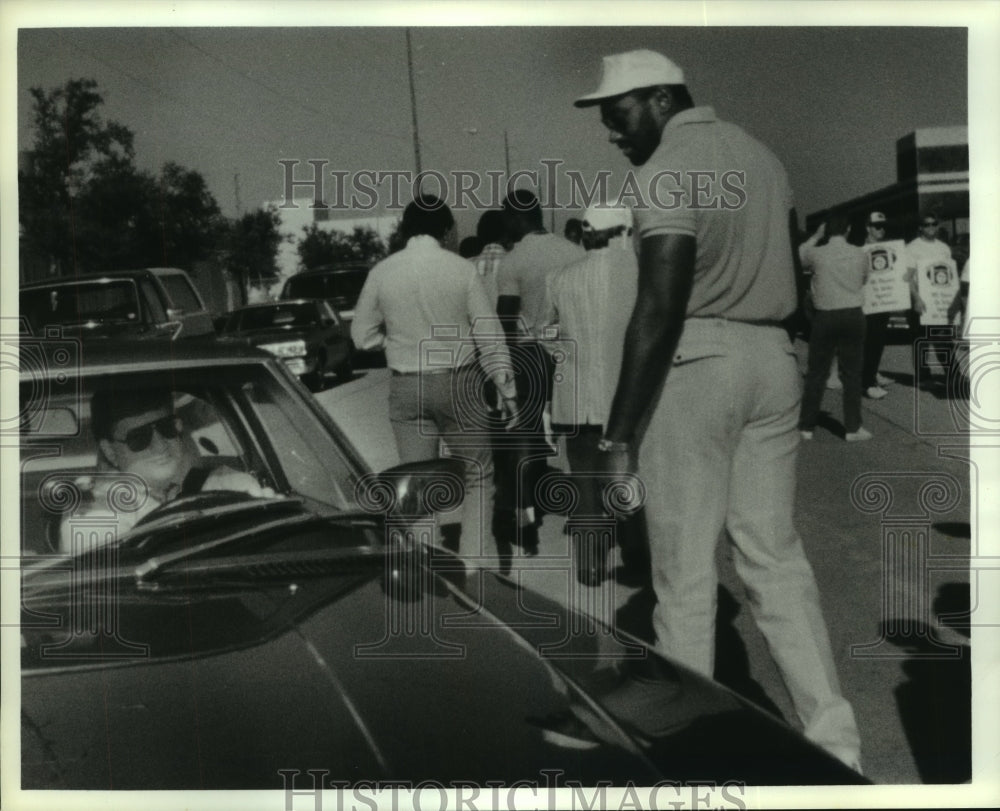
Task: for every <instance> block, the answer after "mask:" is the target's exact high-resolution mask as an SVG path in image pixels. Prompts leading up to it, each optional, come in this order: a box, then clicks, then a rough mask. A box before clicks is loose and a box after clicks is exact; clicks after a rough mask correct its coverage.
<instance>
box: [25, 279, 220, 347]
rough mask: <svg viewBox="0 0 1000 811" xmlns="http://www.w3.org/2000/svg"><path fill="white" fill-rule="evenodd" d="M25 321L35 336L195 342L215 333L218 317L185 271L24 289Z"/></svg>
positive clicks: (68, 281)
mask: <svg viewBox="0 0 1000 811" xmlns="http://www.w3.org/2000/svg"><path fill="white" fill-rule="evenodd" d="M20 307H21V316H22V317H24V318H26V319H27V321H28V324H29V325H30V326H31V329H32V332H33V333H34V334H35V335H41V334H43V332H44V330H45V328H46V327H60V328H62V329H63V331H64V332H71V333H72V334H74V335H78V336H79V337H81V338H111V337H113V338H169V339H176V338H192V337H199V336H205V335H211V334H213V333H214V331H215V330H214V326H213V324H212V317H211V315H210V314H209V313H208V311H207V309H206V308H205V302H204V301H203V300H202V298H201V296H200V295H199V293H198V290H197V289H196V288H195V286H194V284H193V283H192V282H191V278H190V277H189V276H188V274H187V273H185V272H184V271H183V270H180V269H179V268H142V269H140V270H116V271H110V272H107V273H87V274H81V275H79V276H62V277H59V278H58V279H53V280H51V281H44V282H34V283H31V284H25V285H22V286H21V291H20Z"/></svg>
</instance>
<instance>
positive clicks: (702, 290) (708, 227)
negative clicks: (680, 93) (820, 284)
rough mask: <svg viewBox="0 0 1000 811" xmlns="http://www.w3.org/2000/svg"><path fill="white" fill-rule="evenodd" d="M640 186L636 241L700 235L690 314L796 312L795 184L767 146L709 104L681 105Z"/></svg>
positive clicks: (753, 316) (747, 317) (776, 315)
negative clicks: (792, 222)
mask: <svg viewBox="0 0 1000 811" xmlns="http://www.w3.org/2000/svg"><path fill="white" fill-rule="evenodd" d="M638 186H639V190H640V192H641V195H642V198H643V199H642V205H637V206H635V208H634V214H635V220H636V225H637V228H638V231H639V237H640V239H642V238H645V237H649V236H654V235H656V234H688V235H690V236H693V237H694V238H695V239H696V241H697V252H696V256H695V268H694V283H693V287H692V290H691V298H690V300H689V302H688V309H687V316H688V318H691V317H719V318H728V319H732V320H737V321H780V320H782V319H784V318H786V317H787V316H789V315H791V314H792V313H793V312H794V311H795V308H796V303H797V302H796V299H797V296H796V290H795V273H794V265H793V264H792V248H791V239H790V236H789V211H790V210H791V208H792V190H791V186H790V185H789V182H788V175H787V174H786V172H785V168H784V167H783V166H782V165H781V162H780V161H779V160H778V159H777V157H775V155H774V153H772V152H771V150H769V149H768V148H767V147H766V146H764V145H763V144H762V143H760V142H759V141H757V140H756V139H755V138H753V137H751V136H750V135H748V134H747V133H746V132H745V131H744V130H743V129H741V128H740V127H737V126H735V125H734V124H729V123H727V122H724V121H719V120H718V119H717V118H716V117H715V111H714V110H713V109H712V108H711V107H694V108H691V109H688V110H683V111H681V112H679V113H677V114H676V115H675V116H674V117H673V118H671V119H670V120H669V121H668V122H667V125H666V126H665V127H664V128H663V135H662V138H661V141H660V145H659V147H657V149H656V151H655V152H654V153H653V155H652V157H651V158H650V159H649V161H648V162H647V163H646V164H645V165H644V166H643V167H642V169H641V170H640V172H639V175H638Z"/></svg>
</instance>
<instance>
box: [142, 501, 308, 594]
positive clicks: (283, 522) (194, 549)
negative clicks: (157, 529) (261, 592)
mask: <svg viewBox="0 0 1000 811" xmlns="http://www.w3.org/2000/svg"><path fill="white" fill-rule="evenodd" d="M316 520H317V518H316V516H315V515H313V514H312V513H304V514H301V515H297V516H292V517H289V516H283V517H282V518H279V519H277V520H275V521H268V522H267V523H265V524H256V525H254V526H253V527H251V528H249V529H247V528H243V529H240V530H237V531H236V532H231V533H229V534H228V535H223V536H222V537H220V538H213V539H212V540H211V541H205V543H200V544H196V545H195V546H188V547H186V548H184V549H178V550H177V551H176V552H168V553H167V554H165V555H159V556H154V557H151V558H149V559H148V560H146V561H145V562H143V563H140V564H139V565H138V566H136V567H135V579H136V582H138V583H142V582H143V581H146V580H148V579H149V578H150V577H152V576H153V575H155V574H156V573H157V572H158V571H160V570H161V569H162V568H164V567H165V566H170V565H171V564H174V563H177V562H179V561H183V560H186V559H188V558H192V557H197V556H198V555H202V554H205V553H207V552H214V551H217V550H219V549H222V548H223V547H225V546H228V545H229V544H231V543H235V542H245V541H246V539H247V536H248V535H261V534H263V533H266V532H269V531H271V530H277V529H288V528H289V527H294V526H297V525H298V524H307V523H310V522H315V521H316Z"/></svg>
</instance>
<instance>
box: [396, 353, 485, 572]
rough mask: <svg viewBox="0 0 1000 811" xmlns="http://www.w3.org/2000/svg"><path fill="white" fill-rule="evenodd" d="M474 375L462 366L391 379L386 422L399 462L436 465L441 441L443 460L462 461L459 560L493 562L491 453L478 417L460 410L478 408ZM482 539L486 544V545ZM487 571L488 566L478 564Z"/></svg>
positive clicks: (472, 370)
mask: <svg viewBox="0 0 1000 811" xmlns="http://www.w3.org/2000/svg"><path fill="white" fill-rule="evenodd" d="M477 374H478V371H477V370H476V369H475V368H474V367H473V366H472V365H467V366H465V367H462V368H461V369H459V370H458V371H456V372H440V373H430V374H428V373H425V374H407V375H397V374H393V376H392V378H391V381H390V384H389V419H390V421H391V422H392V431H393V434H394V436H395V438H396V447H397V449H398V450H399V461H400V462H419V461H423V460H426V459H436V458H437V456H438V451H439V447H440V440H442V439H443V440H444V443H445V446H446V448H447V450H448V455H449V456H452V457H455V458H460V459H463V460H464V461H465V498H464V500H463V502H462V534H461V538H460V540H459V549H458V554H459V555H461V556H462V557H465V558H470V557H471V558H480V557H484V556H487V555H489V556H493V558H494V559H495V556H496V548H495V544H494V543H493V542H492V540H491V539H492V535H491V533H490V531H489V529H488V527H489V523H488V522H487V523H484V521H483V519H484V517H486V516H491V515H492V513H493V495H494V487H493V452H492V449H491V445H490V437H489V434H488V433H485V432H484V431H483V429H482V427H481V426H482V424H483V423H482V420H483V417H482V416H479V418H478V421H477V419H476V415H474V414H472V413H471V412H470V413H467V414H465V415H464V417H467V419H464V420H463V416H460V415H461V414H462V411H463V409H464V410H466V411H467V410H468V409H471V408H476V407H478V405H479V404H481V399H477V398H475V397H470V396H469V393H470V392H472V391H474V389H475V386H476V385H479V384H478V383H477V382H476V379H477V378H476V375H477ZM487 539H490V542H489V543H487ZM482 563H483V564H484V565H489V562H488V561H482Z"/></svg>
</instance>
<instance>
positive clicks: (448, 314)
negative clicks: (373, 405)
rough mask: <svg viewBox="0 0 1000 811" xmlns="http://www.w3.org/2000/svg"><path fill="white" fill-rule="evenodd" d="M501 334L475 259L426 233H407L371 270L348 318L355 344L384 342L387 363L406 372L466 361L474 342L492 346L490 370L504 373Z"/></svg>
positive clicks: (374, 346)
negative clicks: (401, 244)
mask: <svg viewBox="0 0 1000 811" xmlns="http://www.w3.org/2000/svg"><path fill="white" fill-rule="evenodd" d="M473 326H474V327H475V331H474V332H473ZM503 336H504V333H503V328H502V327H501V326H500V321H499V319H498V318H497V315H496V311H495V309H494V308H493V307H492V306H491V305H490V301H489V298H488V296H487V293H486V290H485V288H484V287H483V283H482V280H481V279H480V277H479V275H478V274H477V273H476V268H475V266H474V265H473V264H472V263H471V262H470V261H468V260H467V259H463V258H462V257H460V256H459V255H458V254H455V253H452V252H451V251H446V250H445V249H444V248H442V247H441V245H440V244H439V243H438V241H437V240H436V239H434V238H433V237H430V236H416V237H411V238H410V240H409V242H407V243H406V247H405V248H404V249H403V250H401V251H399V252H398V253H394V254H392V255H391V256H388V257H386V258H385V259H383V260H382V261H381V262H379V263H378V264H377V265H375V267H373V268H372V269H371V272H370V273H369V274H368V278H367V280H366V281H365V285H364V287H363V288H362V289H361V296H360V297H359V298H358V303H357V306H356V307H355V310H354V321H353V323H352V324H351V338H352V339H353V340H354V343H355V345H356V346H357V347H358V348H359V349H378V348H381V347H384V348H385V358H386V363H387V365H388V366H389V368H390V369H393V370H394V371H396V372H404V373H410V372H418V371H421V372H433V371H447V370H449V369H454V368H457V367H459V366H464V365H465V364H467V363H470V362H472V361H473V360H474V359H475V347H476V345H479V346H480V348H482V349H483V350H484V351H489V352H491V353H495V354H491V355H490V362H489V364H488V365H489V368H490V371H491V372H497V373H501V372H502V370H506V371H508V372H509V369H510V361H509V356H508V354H507V349H506V346H505V345H504V337H503ZM494 379H496V375H494Z"/></svg>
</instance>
